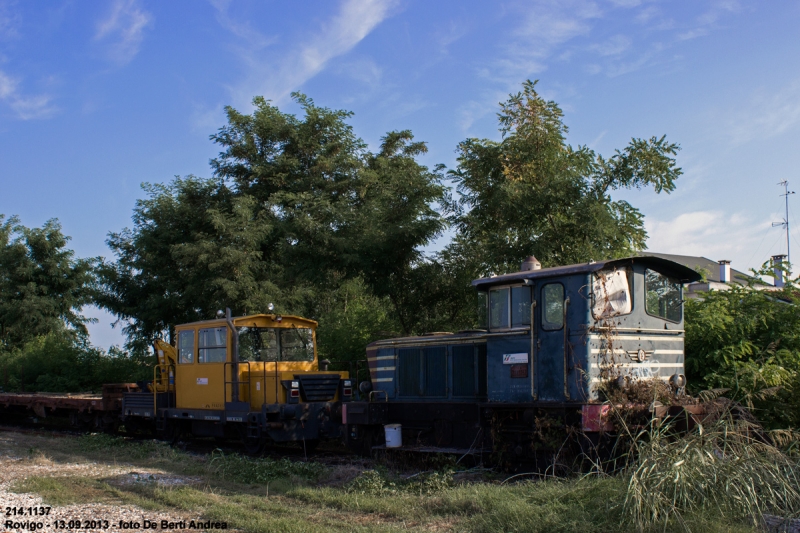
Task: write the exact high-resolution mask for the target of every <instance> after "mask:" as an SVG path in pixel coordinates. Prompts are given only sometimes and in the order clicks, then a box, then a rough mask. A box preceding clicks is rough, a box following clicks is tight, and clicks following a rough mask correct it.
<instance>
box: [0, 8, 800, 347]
mask: <svg viewBox="0 0 800 533" xmlns="http://www.w3.org/2000/svg"><path fill="white" fill-rule="evenodd" d="M798 27H800V2H797V1H781V2H774V1H773V2H765V1H748V0H738V1H735V0H726V1H699V0H693V1H688V0H687V1H681V0H676V1H647V0H608V1H591V0H574V1H570V0H564V1H537V0H532V1H497V2H477V1H463V0H462V1H458V2H455V1H451V2H443V1H442V2H422V1H413V0H393V1H379V0H361V1H356V0H344V1H341V0H340V1H318V2H312V1H307V2H277V1H274V2H266V1H258V2H256V1H252V2H251V1H230V2H227V1H212V2H202V1H191V2H189V1H177V0H175V1H171V2H154V1H146V0H111V1H107V2H77V1H58V0H53V1H47V2H45V1H7V0H0V213H3V214H5V215H12V214H16V215H19V216H20V217H21V220H22V223H23V224H25V225H27V226H40V225H41V224H43V223H44V222H45V221H46V220H47V219H50V218H58V219H59V220H60V221H61V223H62V225H63V229H64V232H65V233H66V234H68V235H71V236H72V242H71V245H72V247H73V248H74V249H75V251H76V252H77V254H78V255H80V256H106V257H108V256H109V255H110V252H109V250H108V249H107V248H106V246H105V239H106V236H107V233H108V232H109V231H119V230H120V229H122V228H124V227H126V226H130V224H131V222H130V216H131V212H132V208H133V206H134V203H135V201H136V199H137V198H141V197H142V192H141V190H140V188H139V184H140V183H142V182H145V181H148V182H164V181H168V180H169V179H171V178H172V177H173V176H175V175H187V174H195V175H199V176H209V175H210V170H209V166H208V161H209V159H210V158H212V157H214V156H215V155H216V154H217V152H218V148H217V147H215V145H213V144H212V143H211V142H210V141H209V139H208V136H209V135H210V134H211V133H213V132H215V131H216V129H217V128H219V127H220V126H222V125H223V124H224V112H223V107H224V106H225V105H232V106H234V107H236V108H238V109H239V110H242V111H247V110H249V109H250V101H251V100H252V97H253V96H255V95H264V96H265V97H266V98H269V99H272V100H273V101H274V102H275V103H277V104H278V105H279V106H280V107H281V108H282V109H284V110H286V111H297V107H296V106H295V105H294V104H293V103H292V102H291V100H290V98H289V94H290V93H291V92H292V91H297V90H299V91H302V92H304V93H306V94H308V95H309V96H310V97H312V98H313V99H314V100H315V101H316V103H317V104H319V105H323V106H327V107H331V108H343V109H349V110H352V111H353V112H355V116H354V117H353V119H352V121H351V122H352V124H353V126H354V128H355V130H356V133H357V134H359V135H360V136H361V137H363V138H364V139H365V140H366V141H367V142H368V143H369V144H370V145H371V146H373V147H375V146H376V145H377V143H379V141H380V138H381V136H382V135H384V134H385V133H386V132H387V131H389V130H395V129H406V128H407V129H411V130H412V131H413V132H414V134H415V135H416V137H417V139H419V140H423V141H426V142H427V143H428V146H429V148H430V152H429V154H427V155H426V156H425V159H424V162H425V163H426V164H429V165H433V164H436V163H444V164H445V165H447V166H448V167H451V168H452V167H453V166H454V163H455V152H454V149H455V147H456V145H457V143H458V142H459V141H461V140H463V139H465V138H467V137H488V138H495V139H496V138H498V133H497V121H496V115H495V113H496V112H497V109H498V107H497V103H498V102H499V101H501V100H504V99H505V98H506V97H507V95H508V93H510V92H514V91H517V90H519V88H520V84H521V83H522V82H523V81H524V80H525V79H528V78H530V79H539V80H540V82H539V85H538V88H539V90H540V91H541V93H542V94H543V95H544V96H546V97H547V98H551V99H553V100H555V101H557V102H558V103H559V104H560V105H561V106H562V108H563V109H564V111H565V122H566V123H567V124H568V125H569V127H570V134H569V141H570V142H571V143H572V144H586V145H589V146H590V147H591V148H594V149H595V150H597V151H598V152H600V153H602V154H605V155H611V154H612V153H613V151H614V149H615V148H622V147H624V145H625V144H626V143H627V142H628V140H629V139H630V138H631V137H650V136H653V135H659V136H660V135H663V134H666V135H667V137H668V139H670V140H671V141H674V142H677V143H679V144H680V145H681V146H682V151H681V152H680V153H679V158H678V160H679V164H680V165H681V167H682V168H683V169H684V172H685V174H684V176H682V177H681V178H680V180H679V182H678V188H677V190H676V191H675V192H674V193H673V194H671V195H669V196H667V195H663V194H662V195H655V194H654V193H653V192H652V191H649V190H648V191H642V192H638V191H631V192H625V193H623V194H621V195H620V197H623V198H625V199H627V200H629V201H630V202H631V203H633V204H634V205H635V206H637V207H639V208H640V209H641V210H642V211H643V212H644V213H645V215H646V217H647V218H646V220H647V228H648V231H649V233H650V240H649V248H650V249H651V250H653V251H659V252H670V253H680V254H687V255H704V256H706V257H709V258H711V259H715V260H716V259H731V260H732V261H733V264H732V266H733V267H734V268H737V269H740V270H746V269H748V268H750V267H754V266H757V265H759V264H761V263H762V262H763V261H764V260H766V259H767V258H768V257H769V256H770V255H772V254H776V253H782V252H785V251H786V245H785V240H784V239H783V238H781V233H780V229H779V228H772V227H771V223H772V222H773V221H777V220H780V219H782V218H783V211H782V210H783V203H782V202H783V199H782V198H781V197H780V196H779V194H780V192H781V190H780V188H779V187H778V186H777V185H776V184H777V183H778V182H779V181H781V180H789V183H790V187H792V188H796V189H797V190H798V191H800V172H799V171H798V166H800V165H798V163H800V161H799V160H800V33H799V32H798V30H797V28H798ZM798 197H800V195H798V196H796V197H794V198H792V200H791V202H792V203H793V204H796V205H794V206H793V210H794V212H795V213H797V215H794V213H790V222H791V223H792V224H795V220H797V221H798V222H800V203H798V200H796V199H795V198H798ZM794 227H795V228H796V230H798V231H797V232H796V231H795V230H793V231H792V239H791V244H792V247H793V248H794V250H796V253H797V254H800V226H797V225H796V224H795V226H794ZM445 241H446V237H445V238H443V239H440V240H439V241H438V242H437V243H434V244H432V246H431V248H432V249H434V248H435V247H436V246H441V245H442V244H443V243H444V242H445ZM797 257H800V255H798V256H797ZM796 261H797V260H796ZM90 314H91V315H92V316H97V317H99V318H100V321H99V323H98V324H97V325H95V326H93V327H92V338H93V341H94V342H95V343H96V344H98V345H100V346H104V347H105V346H108V345H109V344H110V343H112V342H113V343H118V342H119V341H120V337H119V335H118V333H117V331H111V329H110V327H109V322H110V321H111V318H110V317H108V315H105V314H102V313H99V312H96V311H91V312H90Z"/></svg>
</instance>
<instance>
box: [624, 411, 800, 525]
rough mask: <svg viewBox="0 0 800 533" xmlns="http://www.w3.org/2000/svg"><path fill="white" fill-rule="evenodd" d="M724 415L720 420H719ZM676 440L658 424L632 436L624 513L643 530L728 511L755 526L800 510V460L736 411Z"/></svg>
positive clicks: (725, 414)
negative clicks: (771, 516)
mask: <svg viewBox="0 0 800 533" xmlns="http://www.w3.org/2000/svg"><path fill="white" fill-rule="evenodd" d="M717 416H718V418H717ZM715 418H716V419H715V420H709V421H707V422H706V423H705V424H699V425H697V427H696V428H695V429H694V430H693V431H691V432H689V433H688V434H686V435H685V436H683V437H682V438H676V437H675V433H674V431H672V428H671V427H670V423H663V424H658V423H654V424H653V425H652V426H651V427H650V428H648V429H647V430H644V431H642V432H640V434H639V435H637V436H636V438H635V439H634V441H633V444H634V447H635V449H634V457H635V460H634V462H633V463H632V464H631V465H630V467H629V469H628V472H627V476H626V478H627V483H628V486H627V491H626V494H625V497H624V504H623V507H624V512H625V515H626V516H627V518H628V519H629V520H630V521H631V522H632V523H633V524H634V525H635V526H636V527H637V528H639V529H647V528H652V527H655V526H657V525H658V524H667V523H670V522H671V521H676V522H679V523H683V522H686V517H687V516H692V515H694V516H698V515H699V516H703V515H712V516H726V517H729V518H730V519H733V520H740V521H749V522H751V523H752V524H753V525H754V526H755V525H756V524H757V523H759V522H760V521H761V519H762V516H763V515H764V514H766V513H770V514H775V515H778V516H783V517H789V516H796V515H797V514H798V513H800V488H799V487H800V463H798V461H797V459H796V458H793V457H791V456H789V455H786V454H785V453H783V452H782V451H781V450H780V449H779V448H777V447H776V446H774V445H772V444H771V443H769V442H768V441H767V440H766V439H765V438H764V437H763V433H762V430H761V428H760V426H755V425H754V424H753V423H752V422H751V421H749V420H747V419H746V418H742V417H734V416H732V412H731V411H727V412H726V413H721V414H719V413H716V414H715Z"/></svg>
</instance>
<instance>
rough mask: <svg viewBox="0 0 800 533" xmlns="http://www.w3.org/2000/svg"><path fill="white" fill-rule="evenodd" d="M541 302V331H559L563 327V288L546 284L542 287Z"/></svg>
mask: <svg viewBox="0 0 800 533" xmlns="http://www.w3.org/2000/svg"><path fill="white" fill-rule="evenodd" d="M542 300H543V308H542V329H546V330H549V331H553V330H556V329H561V328H562V327H563V326H564V286H563V285H562V284H560V283H548V284H547V285H545V286H544V287H542Z"/></svg>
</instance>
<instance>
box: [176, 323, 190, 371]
mask: <svg viewBox="0 0 800 533" xmlns="http://www.w3.org/2000/svg"><path fill="white" fill-rule="evenodd" d="M178 362H179V363H187V364H191V363H193V362H194V330H191V331H181V332H180V333H178Z"/></svg>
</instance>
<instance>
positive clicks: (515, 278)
mask: <svg viewBox="0 0 800 533" xmlns="http://www.w3.org/2000/svg"><path fill="white" fill-rule="evenodd" d="M633 262H637V263H643V264H646V265H651V266H653V267H654V268H657V269H658V270H659V271H660V272H663V273H664V274H666V275H669V276H672V277H674V278H677V279H679V280H680V281H682V282H683V283H691V282H693V281H699V280H700V279H701V276H700V274H698V273H697V271H696V270H694V269H692V268H689V267H687V266H686V265H684V264H683V263H680V262H678V261H673V260H672V259H668V258H666V257H659V256H657V255H654V254H641V255H638V256H635V257H625V258H622V259H607V260H604V261H592V262H591V263H578V264H576V265H566V266H558V267H550V268H542V269H539V270H523V271H521V272H511V273H509V274H503V275H501V276H492V277H490V278H481V279H476V280H475V281H473V282H472V285H473V286H475V287H478V288H485V287H489V286H492V285H504V284H507V283H514V282H519V281H523V280H527V279H530V280H533V279H537V278H549V277H554V276H564V275H568V274H580V273H583V272H597V271H598V270H603V269H604V268H610V267H614V266H624V265H630V264H632V263H633Z"/></svg>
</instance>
